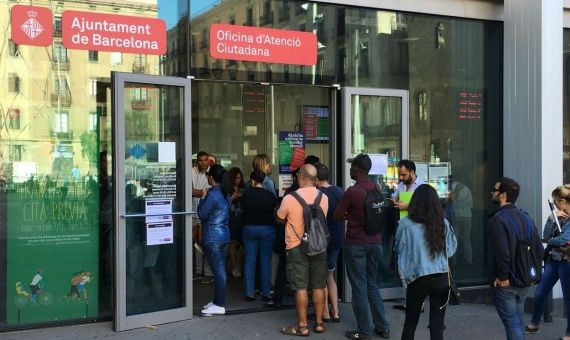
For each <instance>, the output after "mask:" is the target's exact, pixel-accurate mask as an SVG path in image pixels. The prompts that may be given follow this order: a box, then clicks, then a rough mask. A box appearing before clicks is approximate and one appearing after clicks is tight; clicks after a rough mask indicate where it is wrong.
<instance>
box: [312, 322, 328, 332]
mask: <svg viewBox="0 0 570 340" xmlns="http://www.w3.org/2000/svg"><path fill="white" fill-rule="evenodd" d="M326 330H327V328H326V327H325V323H324V322H320V323H319V322H317V323H315V327H313V331H314V332H315V333H324V332H325V331H326Z"/></svg>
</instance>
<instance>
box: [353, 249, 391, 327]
mask: <svg viewBox="0 0 570 340" xmlns="http://www.w3.org/2000/svg"><path fill="white" fill-rule="evenodd" d="M344 251H345V258H344V259H345V262H346V273H347V275H348V280H349V281H350V285H351V286H352V309H353V311H354V315H355V317H356V322H357V323H358V329H357V331H358V332H359V333H362V334H366V335H370V334H371V332H372V328H371V327H370V324H371V322H370V321H372V323H374V327H376V329H377V330H379V331H382V330H386V331H388V330H390V324H389V323H388V320H387V319H386V311H385V309H384V302H383V301H382V297H381V296H380V289H379V288H378V285H377V283H376V282H377V276H378V267H379V266H380V265H381V261H382V246H381V245H380V244H364V245H347V246H345V247H344ZM371 312H372V320H370V314H371Z"/></svg>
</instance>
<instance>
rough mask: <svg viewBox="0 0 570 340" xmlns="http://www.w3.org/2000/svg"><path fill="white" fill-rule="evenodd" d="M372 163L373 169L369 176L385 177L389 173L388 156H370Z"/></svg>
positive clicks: (380, 154) (381, 154)
mask: <svg viewBox="0 0 570 340" xmlns="http://www.w3.org/2000/svg"><path fill="white" fill-rule="evenodd" d="M368 156H370V160H371V161H372V168H370V171H369V172H368V174H369V175H384V176H386V173H387V172H388V154H383V153H379V154H368Z"/></svg>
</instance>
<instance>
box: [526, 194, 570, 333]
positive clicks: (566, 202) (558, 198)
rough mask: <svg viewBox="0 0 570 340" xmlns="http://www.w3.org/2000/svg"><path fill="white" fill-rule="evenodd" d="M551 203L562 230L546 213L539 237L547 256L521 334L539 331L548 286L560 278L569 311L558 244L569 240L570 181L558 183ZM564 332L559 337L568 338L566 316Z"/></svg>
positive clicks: (569, 281) (569, 269)
mask: <svg viewBox="0 0 570 340" xmlns="http://www.w3.org/2000/svg"><path fill="white" fill-rule="evenodd" d="M552 198H553V199H554V204H555V205H556V208H557V209H558V211H557V215H558V219H559V220H560V223H561V227H562V233H560V232H559V231H558V227H557V225H556V222H555V221H554V219H553V218H552V216H550V217H549V218H548V220H547V221H546V224H545V226H544V231H543V239H545V240H548V248H546V252H547V255H546V256H545V266H544V273H543V274H542V280H541V281H540V283H539V285H538V287H537V288H536V290H535V292H534V308H533V313H532V319H531V321H530V324H528V325H527V326H526V327H525V333H529V334H536V333H539V329H538V326H539V325H540V318H541V317H542V315H543V314H544V301H545V300H546V297H547V295H548V293H549V292H550V291H551V290H552V287H554V285H555V284H556V282H558V280H560V284H561V285H562V293H563V295H564V304H565V305H566V309H567V310H570V262H569V258H568V254H567V252H566V251H564V250H563V249H562V248H561V247H562V246H565V245H568V244H569V242H570V219H569V215H570V184H565V185H563V186H559V187H557V188H556V189H554V191H552ZM566 320H567V321H566V334H565V336H563V337H562V338H561V339H564V340H570V317H568V316H567V317H566Z"/></svg>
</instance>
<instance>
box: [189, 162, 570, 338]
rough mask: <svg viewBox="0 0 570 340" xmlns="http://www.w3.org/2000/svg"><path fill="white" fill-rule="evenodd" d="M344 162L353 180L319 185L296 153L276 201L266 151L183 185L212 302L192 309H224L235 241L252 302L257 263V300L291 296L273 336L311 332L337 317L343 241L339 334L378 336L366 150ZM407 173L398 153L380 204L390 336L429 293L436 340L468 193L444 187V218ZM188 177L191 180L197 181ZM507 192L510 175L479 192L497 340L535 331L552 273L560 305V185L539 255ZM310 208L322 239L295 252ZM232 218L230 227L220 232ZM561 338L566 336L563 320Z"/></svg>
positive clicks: (569, 211)
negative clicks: (485, 216) (384, 208)
mask: <svg viewBox="0 0 570 340" xmlns="http://www.w3.org/2000/svg"><path fill="white" fill-rule="evenodd" d="M206 155H207V154H206ZM199 156H200V153H199ZM350 163H351V166H350V176H351V178H352V179H353V180H354V181H355V183H354V185H352V186H350V187H349V188H348V189H347V190H346V192H343V190H342V189H341V188H340V187H336V186H333V185H330V183H329V171H328V168H327V167H326V166H325V165H323V164H320V163H319V160H318V158H317V157H315V156H309V157H307V159H306V160H305V165H303V166H302V167H300V168H299V169H298V170H297V171H296V173H295V181H294V185H293V186H292V187H291V188H289V190H288V191H286V194H285V196H284V197H283V199H282V201H281V202H280V203H279V198H278V197H277V194H276V189H275V185H274V183H273V181H272V180H271V178H270V176H269V175H270V174H271V164H270V163H269V159H268V157H267V156H266V155H258V156H256V157H255V158H254V161H253V164H252V168H253V171H252V172H251V174H250V176H249V182H248V183H247V185H245V183H244V182H245V181H244V180H243V178H244V176H243V174H242V173H241V171H240V170H239V169H236V168H233V169H231V170H230V172H229V173H228V172H227V171H226V170H225V169H224V168H223V167H222V166H220V165H211V166H210V167H209V168H208V169H207V171H205V172H204V174H205V175H206V176H207V181H208V185H209V187H207V188H203V189H200V188H198V187H196V185H195V186H194V189H195V190H194V191H193V195H194V196H195V197H196V196H199V197H200V198H201V199H200V201H199V205H198V215H199V218H200V220H201V223H202V229H203V230H202V234H203V236H202V238H203V242H202V247H203V249H204V254H205V257H206V260H207V263H208V264H209V268H210V269H211V272H212V275H213V276H214V282H215V293H214V298H213V300H212V302H210V303H208V304H207V305H205V306H204V309H203V310H202V313H203V314H204V315H219V314H224V313H225V289H226V281H227V278H226V268H225V261H226V251H227V249H228V245H229V247H230V249H232V248H234V249H237V247H238V246H237V245H235V243H234V246H232V242H234V241H236V242H243V248H244V251H245V259H244V261H243V263H244V264H243V278H244V286H245V289H244V298H245V299H246V300H247V301H253V300H255V299H256V298H255V295H254V288H255V272H256V267H257V265H258V264H259V269H260V270H259V273H260V275H259V277H260V280H259V281H260V287H261V296H262V299H263V301H264V302H265V306H277V307H279V306H280V305H281V304H282V298H283V290H284V287H285V282H287V283H288V285H289V288H290V289H291V290H293V291H294V292H295V307H296V321H295V322H294V323H293V324H291V325H288V326H283V327H282V328H281V329H280V332H281V333H284V334H287V335H292V336H308V335H309V334H310V333H311V332H315V333H323V332H325V331H326V323H328V322H340V321H341V319H340V314H339V310H338V292H337V286H336V282H335V275H334V272H335V270H336V265H337V262H338V261H337V259H338V256H339V252H340V250H341V249H343V252H344V262H345V264H346V272H347V277H348V279H349V281H350V284H351V288H352V299H351V300H352V307H353V312H354V315H355V319H356V328H354V329H353V330H350V331H347V332H346V333H345V335H346V337H347V338H349V339H370V338H371V336H372V334H373V333H375V334H376V335H378V336H380V337H381V338H390V328H391V325H390V324H389V322H388V319H387V317H386V310H385V308H384V304H383V301H382V297H381V294H380V289H379V287H378V283H377V282H378V281H379V280H378V275H379V274H378V273H379V267H380V266H381V264H382V247H381V244H382V233H381V232H379V231H378V228H369V226H367V224H370V221H371V219H370V217H369V214H370V209H369V206H370V199H371V197H373V196H371V192H372V191H377V192H380V187H379V185H378V183H374V182H373V181H372V180H370V177H369V172H370V169H371V168H372V162H371V159H370V157H369V156H368V155H366V154H359V155H357V156H356V157H355V158H353V159H351V160H350ZM198 167H200V160H198ZM202 168H203V167H202ZM415 170H416V169H415V164H414V163H413V162H411V161H408V160H402V161H400V163H399V164H398V174H399V179H400V185H399V186H398V190H397V191H396V192H395V193H394V195H392V197H390V199H386V200H385V203H386V204H387V205H390V206H392V207H394V208H396V209H400V210H407V212H408V214H407V216H406V217H403V218H401V219H400V220H399V223H398V228H397V231H396V236H395V241H394V252H395V254H396V256H397V268H398V272H399V275H400V278H401V280H402V284H403V285H404V287H407V289H406V302H405V304H404V305H402V309H404V310H405V313H406V315H405V321H404V325H403V331H402V337H401V338H402V339H406V340H407V339H414V336H415V330H416V327H417V324H418V321H419V318H420V315H421V312H422V310H423V304H424V300H425V298H426V297H428V296H429V331H430V338H431V339H443V338H444V330H445V328H446V326H445V323H444V320H445V312H446V309H447V306H448V305H449V304H450V300H451V298H452V297H453V295H454V294H455V292H454V289H452V287H453V286H454V284H453V275H452V273H451V268H450V258H452V257H453V256H454V254H455V252H456V251H457V250H458V249H459V248H461V247H462V245H461V243H462V241H464V240H469V236H468V235H465V230H470V222H469V225H467V223H466V221H465V219H466V218H465V217H468V216H467V215H468V213H467V212H466V210H467V208H466V207H467V206H468V205H469V200H470V195H471V194H470V192H469V189H468V188H466V187H465V186H464V185H463V184H461V183H458V184H457V185H456V186H455V187H453V186H452V192H454V194H453V195H450V199H449V200H450V203H455V204H456V205H457V206H456V210H457V211H458V212H459V213H458V214H451V215H450V214H449V212H448V211H446V210H444V208H442V205H441V199H440V197H439V196H438V192H437V191H436V190H435V189H434V188H433V187H432V186H430V185H429V184H425V183H423V182H422V181H421V179H419V178H418V177H417V176H416V173H415ZM194 183H197V184H198V185H200V181H197V182H194ZM401 192H412V195H411V199H410V201H409V203H406V202H402V201H401V200H400V199H399V197H398V196H399V194H400V193H401ZM519 193H520V186H519V185H518V183H517V182H516V181H514V180H513V179H510V178H506V177H505V178H500V179H498V180H497V181H496V183H495V185H494V187H493V189H492V191H491V197H492V200H493V202H494V203H495V204H496V205H497V206H498V209H497V210H496V211H495V212H494V213H493V214H491V215H490V217H489V228H488V238H487V242H488V247H487V249H488V260H489V284H490V286H491V294H492V297H493V300H494V303H495V307H496V309H497V312H498V315H499V317H500V319H501V321H502V322H503V324H504V327H505V332H506V337H507V339H508V340H511V339H524V336H525V333H527V334H529V333H530V334H533V333H538V332H539V325H540V317H541V315H542V313H543V311H544V300H545V298H546V296H547V294H548V292H549V291H550V290H551V289H552V287H553V286H554V284H555V283H556V282H557V281H558V280H560V281H561V283H562V289H563V294H564V302H565V305H566V307H567V308H570V263H569V260H570V257H569V251H568V246H570V218H569V216H570V185H565V186H561V187H558V188H556V189H555V190H554V191H553V192H552V198H553V201H554V204H555V206H556V208H557V209H558V212H557V217H558V219H559V220H560V227H558V225H557V224H556V221H555V219H554V218H553V217H551V218H549V220H548V221H547V223H546V225H545V228H544V233H543V236H544V240H545V241H546V242H547V244H548V248H547V249H546V251H544V249H543V246H542V242H541V238H540V237H539V235H538V232H537V228H536V226H535V224H534V222H533V221H532V219H531V218H530V216H529V215H528V214H527V213H526V212H525V211H523V210H522V209H519V208H518V207H517V206H516V205H515V203H516V201H517V198H518V196H519ZM199 194H201V195H199ZM468 198H469V199H468ZM382 199H384V197H382ZM457 201H459V203H457ZM471 201H472V200H471ZM315 211H320V213H319V214H322V215H323V216H324V218H325V219H326V229H327V230H326V234H327V238H328V246H327V247H326V249H323V250H322V251H320V252H318V253H314V252H313V253H309V252H308V251H307V250H306V249H308V246H309V244H310V243H311V240H309V239H307V235H308V234H307V230H308V228H309V226H310V228H319V225H320V224H319V223H320V222H319V221H320V220H319V218H318V216H317V215H319V214H316V213H315ZM378 212H379V213H380V212H381V210H378ZM469 213H470V212H469ZM457 217H463V218H464V220H461V219H460V218H457ZM456 218H457V222H458V223H459V224H460V228H461V229H465V230H464V231H463V232H462V233H463V235H462V236H457V237H456V231H455V228H454V225H453V221H454V220H455V219H456ZM345 220H346V221H347V226H346V229H345V228H344V222H343V221H345ZM450 220H451V221H450ZM238 226H239V230H236V231H232V230H233V229H234V228H238ZM371 230H373V232H371ZM374 230H376V232H374ZM239 238H241V240H239ZM230 240H231V241H230ZM231 252H234V255H231V256H230V262H231V268H232V275H234V277H240V276H241V274H242V272H241V270H240V262H241V260H240V259H239V257H238V255H236V254H237V250H232V251H231ZM273 252H275V253H276V254H277V258H278V261H277V275H276V279H275V292H274V294H273V295H271V291H270V287H271V257H272V254H273ZM462 254H463V256H464V257H465V260H466V261H467V262H471V260H472V254H471V245H469V246H468V247H466V248H464V249H463V252H462ZM543 254H545V255H544V259H545V270H544V273H542V258H543ZM258 258H259V263H258V261H257V259H258ZM204 270H205V268H204ZM534 285H536V286H537V289H536V291H535V304H534V313H533V317H532V319H531V320H530V322H529V323H528V324H526V325H525V323H524V321H523V306H524V302H525V299H526V296H527V293H528V289H529V287H530V286H534ZM309 297H311V299H312V302H313V309H314V324H313V325H312V327H310V325H309V317H308V311H307V310H308V305H309ZM562 339H563V340H570V319H568V325H567V329H566V333H565V335H564V336H563V337H562Z"/></svg>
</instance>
